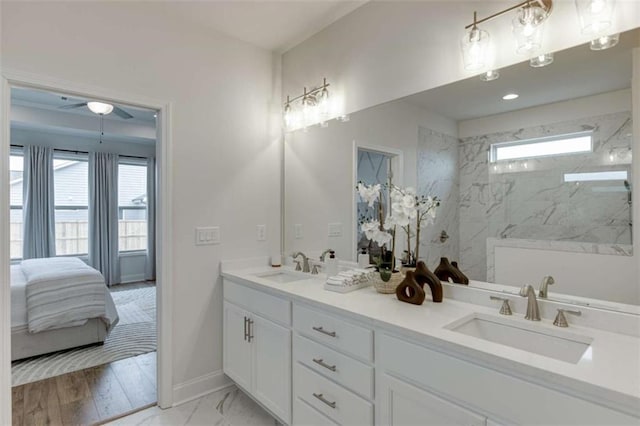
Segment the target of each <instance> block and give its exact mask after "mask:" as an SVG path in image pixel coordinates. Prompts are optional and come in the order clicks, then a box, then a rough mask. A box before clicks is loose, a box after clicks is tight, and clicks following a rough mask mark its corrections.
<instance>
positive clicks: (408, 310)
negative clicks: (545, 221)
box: [222, 267, 640, 417]
mask: <svg viewBox="0 0 640 426" xmlns="http://www.w3.org/2000/svg"><path fill="white" fill-rule="evenodd" d="M267 271H274V268H271V267H257V268H244V269H231V270H226V268H224V267H223V272H222V276H223V277H225V278H228V279H230V280H232V281H234V282H238V283H240V284H244V285H247V286H250V287H252V288H255V289H258V290H263V291H266V292H268V293H271V294H275V295H282V296H285V297H287V298H289V299H292V300H294V301H298V302H304V303H306V304H310V305H317V306H318V307H321V308H323V309H329V310H335V311H337V312H338V313H341V314H345V315H347V316H351V317H353V318H355V319H358V320H360V321H365V322H366V323H368V324H371V325H372V326H375V327H378V328H382V329H383V330H385V331H389V332H391V333H393V334H392V335H396V336H398V335H401V336H402V337H404V338H406V339H409V340H412V341H414V342H415V343H418V344H420V343H423V344H428V345H429V346H431V347H434V348H436V349H440V350H442V351H445V352H449V353H452V354H454V355H456V356H458V357H460V358H463V359H468V360H471V361H473V362H476V363H479V364H482V365H485V366H487V367H489V368H495V369H499V370H502V371H505V372H507V373H509V374H511V375H515V376H519V377H521V378H524V379H526V380H528V381H532V382H537V383H539V384H541V385H545V386H552V387H555V388H559V389H560V390H562V391H566V392H571V393H574V394H576V395H577V396H580V397H584V398H587V399H590V400H592V401H594V402H598V401H603V399H604V400H606V402H607V403H606V405H607V406H611V407H613V408H617V409H619V410H621V411H625V412H628V413H630V414H633V415H635V416H638V417H640V338H638V337H634V336H629V335H624V334H617V333H613V332H609V331H603V330H598V329H596V328H586V327H580V326H574V325H571V326H570V327H569V328H567V329H559V328H558V327H555V326H553V324H552V321H553V318H551V319H549V318H543V319H542V321H540V322H535V323H533V324H535V326H536V327H540V330H544V329H547V330H550V331H552V332H556V333H557V332H558V330H566V332H567V333H570V334H577V335H581V336H586V337H590V338H592V339H593V342H592V343H591V346H590V348H589V349H588V350H587V351H586V352H585V354H584V355H583V356H582V358H581V359H580V360H579V361H578V363H577V364H573V363H569V362H564V361H559V360H556V359H553V358H549V357H545V356H542V355H538V354H534V353H530V352H527V351H523V350H519V349H515V348H512V347H509V346H505V345H501V344H497V343H492V342H489V341H486V340H483V339H480V338H476V337H472V336H468V335H465V334H462V333H458V332H455V331H451V330H448V329H446V328H444V327H445V326H446V325H448V324H450V323H452V322H454V321H456V320H459V319H461V318H463V317H465V316H469V315H472V314H474V313H480V314H485V315H493V316H495V317H501V318H503V319H504V318H509V321H513V322H514V323H526V324H528V325H531V324H532V322H531V321H527V320H525V319H524V317H523V315H522V313H517V312H514V314H513V315H512V316H510V317H504V316H500V315H499V314H498V310H499V304H496V307H495V308H487V307H484V306H480V305H475V304H471V303H464V302H460V301H456V300H452V299H446V298H445V299H444V301H443V302H442V303H433V302H432V301H431V300H430V294H427V299H426V300H425V302H424V303H423V304H422V305H420V306H416V305H412V304H408V303H404V302H400V301H399V300H398V299H397V298H396V296H395V295H394V294H392V295H385V294H380V293H378V292H376V291H375V289H374V288H373V287H366V288H363V289H360V290H356V291H353V292H351V293H336V292H332V291H327V290H325V289H324V287H323V285H324V281H325V276H324V275H322V274H320V275H309V278H308V279H304V280H301V281H292V282H289V283H274V282H272V281H270V280H268V279H264V278H261V277H258V276H257V275H256V274H260V273H263V272H267ZM425 288H426V287H425ZM427 293H429V291H427ZM568 319H569V322H571V318H570V317H569V318H568ZM631 320H633V319H631ZM637 320H640V318H638V319H637Z"/></svg>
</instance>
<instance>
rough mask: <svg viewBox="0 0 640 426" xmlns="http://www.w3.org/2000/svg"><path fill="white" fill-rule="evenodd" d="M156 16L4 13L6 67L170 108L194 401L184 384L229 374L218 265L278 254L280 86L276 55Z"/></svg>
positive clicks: (185, 368) (185, 378)
mask: <svg viewBox="0 0 640 426" xmlns="http://www.w3.org/2000/svg"><path fill="white" fill-rule="evenodd" d="M157 8H158V5H157V4H154V3H152V2H68V3H61V2H55V3H48V2H38V3H33V2H3V3H2V56H3V57H2V60H3V63H2V65H3V67H7V68H8V69H11V70H18V71H23V72H29V73H35V74H38V75H43V76H46V77H51V78H56V79H62V80H65V81H71V82H76V83H79V84H86V85H95V86H98V87H102V88H113V89H114V90H115V91H117V92H118V93H127V92H130V93H132V94H135V95H139V96H143V97H149V98H153V99H161V100H168V101H171V102H172V117H173V122H172V133H173V134H172V137H173V144H174V145H173V152H172V156H173V164H172V166H173V181H172V186H173V206H174V208H173V256H174V258H173V262H174V273H173V277H172V279H173V300H172V306H173V333H172V334H173V337H172V338H173V356H174V365H173V374H172V376H173V378H172V380H173V385H174V389H175V388H176V387H178V388H181V389H182V393H181V394H180V395H181V397H186V396H188V388H185V387H184V386H181V385H182V384H184V383H186V382H190V383H197V381H198V379H199V378H207V377H212V375H215V373H216V372H219V371H220V370H221V368H222V348H221V345H222V288H221V280H220V278H219V276H218V275H219V261H220V259H222V258H237V257H247V256H257V255H268V254H269V251H270V250H269V249H270V247H274V248H278V247H279V238H278V236H279V224H280V221H279V218H280V209H279V206H280V201H279V199H280V198H279V191H278V187H279V176H280V157H279V152H280V149H279V147H278V145H279V140H280V139H279V136H278V133H277V129H276V128H274V127H272V126H270V120H269V113H270V107H271V104H270V101H271V98H272V96H273V95H272V93H273V87H274V82H275V81H277V75H274V74H273V70H274V57H273V56H272V54H271V53H270V52H267V51H265V50H262V49H259V48H255V47H252V46H250V45H248V44H246V43H243V42H240V41H236V40H234V39H231V38H228V37H226V36H222V35H217V34H214V33H212V32H210V31H206V30H200V29H199V28H197V27H195V26H186V25H183V24H180V23H178V21H177V20H172V19H170V18H165V17H163V15H161V14H157V13H156V11H157ZM1 213H4V212H1ZM256 224H266V225H267V229H268V236H269V241H268V242H257V241H256V228H255V226H256ZM203 225H219V226H220V227H221V234H222V244H220V245H218V246H203V247H195V245H194V228H195V227H196V226H203ZM205 384H206V383H205ZM3 391H4V389H3Z"/></svg>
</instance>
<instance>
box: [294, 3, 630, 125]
mask: <svg viewBox="0 0 640 426" xmlns="http://www.w3.org/2000/svg"><path fill="white" fill-rule="evenodd" d="M553 5H554V9H553V12H552V14H551V16H550V17H549V20H548V22H547V24H546V29H545V37H544V42H543V49H544V50H546V51H557V50H562V49H566V48H568V47H571V46H575V45H578V44H581V43H584V42H587V41H588V37H585V36H583V35H582V34H581V31H580V29H579V24H578V18H577V12H576V8H575V4H574V2H573V1H572V0H556V1H554V2H553ZM504 7H505V2H504V1H482V2H479V1H469V0H468V1H442V0H441V1H417V2H396V1H391V2H377V1H372V2H369V3H367V4H365V5H364V6H362V7H360V8H358V9H356V10H355V11H354V12H352V13H351V14H349V15H347V16H345V17H344V18H342V19H340V20H339V21H337V22H335V23H334V24H332V25H330V26H329V27H327V28H326V29H324V30H323V31H321V32H319V33H318V34H316V35H314V36H313V37H311V38H309V39H308V40H306V41H304V42H303V43H301V44H299V45H298V46H296V47H294V48H293V49H291V50H289V51H288V52H286V53H285V54H284V55H283V89H284V90H283V96H284V97H286V95H287V94H289V95H294V94H295V95H297V94H299V93H301V92H302V88H303V86H307V87H309V86H313V85H314V84H316V85H317V82H319V81H322V78H323V77H327V79H328V81H329V82H330V83H331V88H332V90H333V91H334V92H336V93H339V94H341V95H342V96H343V97H344V110H345V111H346V112H348V113H351V112H354V111H359V110H361V109H364V108H367V107H370V106H373V105H378V104H380V103H382V102H386V101H389V100H392V99H398V98H400V97H403V96H407V95H411V94H414V93H417V92H422V91H424V90H427V89H431V88H434V87H438V86H441V85H444V84H448V83H451V82H454V81H457V80H461V79H463V78H466V77H470V76H471V75H472V73H469V72H466V71H464V69H463V64H462V55H461V54H460V48H459V42H460V39H461V38H462V36H463V35H464V26H465V25H467V24H469V23H470V22H471V21H472V18H473V11H474V10H477V11H478V16H479V17H485V16H488V15H490V14H492V13H494V12H497V11H499V10H502V9H503V8H504ZM513 16H514V15H513V14H508V15H505V16H502V17H500V18H497V19H495V20H493V21H490V22H487V23H486V24H483V25H482V28H483V29H486V30H487V31H489V32H490V33H491V38H492V40H493V45H494V52H495V66H496V67H498V68H502V67H505V66H507V65H512V64H515V63H517V62H521V61H523V60H524V59H526V58H524V57H522V56H518V55H516V53H515V42H514V39H513V36H512V34H511V19H512V18H513ZM638 26H640V2H637V1H618V2H617V4H616V22H615V27H616V31H612V32H618V31H625V30H629V29H632V28H636V27H638Z"/></svg>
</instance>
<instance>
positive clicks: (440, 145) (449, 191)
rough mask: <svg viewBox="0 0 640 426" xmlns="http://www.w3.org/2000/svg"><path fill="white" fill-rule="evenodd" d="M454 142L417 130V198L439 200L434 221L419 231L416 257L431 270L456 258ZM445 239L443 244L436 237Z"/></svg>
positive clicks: (456, 151)
mask: <svg viewBox="0 0 640 426" xmlns="http://www.w3.org/2000/svg"><path fill="white" fill-rule="evenodd" d="M458 143H459V141H458V139H457V138H456V137H454V136H450V135H446V134H444V133H439V132H436V131H433V130H431V129H427V128H424V127H419V128H418V164H417V169H418V185H417V188H416V189H417V191H418V194H421V195H433V196H437V197H438V198H440V200H441V204H440V207H439V209H438V213H437V215H436V219H435V221H434V223H433V224H431V225H428V226H427V228H426V229H425V230H424V231H421V232H422V234H423V235H422V237H421V238H420V239H421V244H420V257H421V258H423V259H424V260H425V261H426V263H427V266H428V267H429V268H431V269H432V270H433V268H435V267H436V266H437V265H438V263H440V257H442V256H445V257H448V258H449V259H451V260H458V259H459V258H460V248H459V243H460V237H459V230H460V222H459V211H460V209H459V179H458V155H459V153H458ZM442 231H445V232H446V233H447V235H448V236H449V237H448V238H447V239H446V240H445V241H444V242H441V241H440V234H441V233H442Z"/></svg>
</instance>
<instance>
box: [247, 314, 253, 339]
mask: <svg viewBox="0 0 640 426" xmlns="http://www.w3.org/2000/svg"><path fill="white" fill-rule="evenodd" d="M247 325H248V327H247V340H248V341H249V343H251V339H253V320H252V319H251V318H248V319H247Z"/></svg>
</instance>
